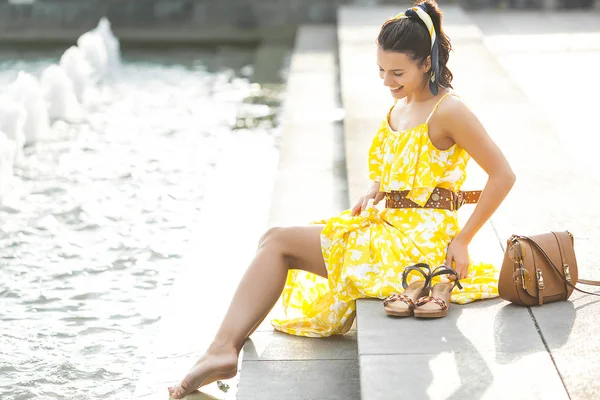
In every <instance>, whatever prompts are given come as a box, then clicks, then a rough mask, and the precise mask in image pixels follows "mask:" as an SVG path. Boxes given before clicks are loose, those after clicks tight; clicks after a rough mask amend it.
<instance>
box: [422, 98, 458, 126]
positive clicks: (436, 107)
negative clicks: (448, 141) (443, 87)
mask: <svg viewBox="0 0 600 400" xmlns="http://www.w3.org/2000/svg"><path fill="white" fill-rule="evenodd" d="M447 96H456V95H455V94H454V93H446V94H445V95H443V96H442V98H441V99H439V100H438V102H437V104H436V105H435V107H433V110H432V111H431V114H429V117H427V121H425V123H429V120H430V119H431V117H432V116H433V113H434V112H435V110H437V109H438V107H439V106H440V103H441V102H442V100H444V99H445V98H446V97H447Z"/></svg>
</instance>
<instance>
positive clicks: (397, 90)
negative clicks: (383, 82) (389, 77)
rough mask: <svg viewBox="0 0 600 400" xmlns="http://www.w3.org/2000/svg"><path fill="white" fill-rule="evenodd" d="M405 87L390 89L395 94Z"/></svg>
mask: <svg viewBox="0 0 600 400" xmlns="http://www.w3.org/2000/svg"><path fill="white" fill-rule="evenodd" d="M403 87H404V86H398V87H390V90H391V91H392V92H394V93H396V92H399V91H400V89H402V88H403Z"/></svg>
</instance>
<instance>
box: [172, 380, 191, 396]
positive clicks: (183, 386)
mask: <svg viewBox="0 0 600 400" xmlns="http://www.w3.org/2000/svg"><path fill="white" fill-rule="evenodd" d="M187 379H188V378H187V376H186V377H185V378H184V379H183V380H182V381H181V383H180V384H179V385H178V386H177V388H175V391H174V392H173V397H174V398H176V399H181V398H183V397H184V396H185V395H186V394H188V393H189V392H190V390H189V389H190V386H191V385H190V384H189V383H188V380H187Z"/></svg>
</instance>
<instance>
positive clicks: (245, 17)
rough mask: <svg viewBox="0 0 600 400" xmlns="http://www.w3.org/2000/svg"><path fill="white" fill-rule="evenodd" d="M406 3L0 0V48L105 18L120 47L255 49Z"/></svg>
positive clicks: (476, 4) (579, 0) (492, 0)
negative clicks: (345, 12)
mask: <svg viewBox="0 0 600 400" xmlns="http://www.w3.org/2000/svg"><path fill="white" fill-rule="evenodd" d="M594 2H595V0H439V3H440V4H441V5H442V7H443V5H444V3H446V4H451V3H452V4H455V3H458V4H461V5H463V6H465V7H466V8H489V7H496V8H509V7H516V8H555V7H558V8H561V7H566V6H567V5H570V6H571V7H574V6H591V5H592V4H593V3H594ZM382 3H385V4H400V3H407V0H0V41H4V42H10V41H14V42H33V41H40V42H43V41H72V40H73V38H76V37H77V36H78V35H80V34H81V33H82V32H85V31H86V30H88V29H90V28H92V27H93V26H95V25H96V24H97V22H98V20H99V19H100V18H101V17H102V16H107V17H108V18H109V20H110V21H111V22H112V24H113V29H114V30H115V33H117V34H118V36H119V37H120V38H121V39H122V40H123V41H124V42H128V41H131V42H135V41H137V42H143V41H146V42H151V43H156V42H173V41H206V40H214V41H222V40H231V41H236V42H244V41H259V40H263V39H264V38H265V37H270V38H271V39H273V38H275V39H277V38H278V37H280V36H281V37H285V38H286V39H289V38H290V37H293V33H291V32H293V31H294V29H295V27H296V26H297V25H299V24H310V23H333V22H335V20H336V10H337V7H338V6H339V5H341V4H360V5H368V4H382Z"/></svg>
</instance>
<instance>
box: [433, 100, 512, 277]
mask: <svg viewBox="0 0 600 400" xmlns="http://www.w3.org/2000/svg"><path fill="white" fill-rule="evenodd" d="M449 100H450V99H449ZM437 117H438V118H437V122H438V123H439V124H440V126H442V127H443V129H444V132H445V133H446V134H447V136H448V137H450V138H451V139H452V140H454V142H455V143H456V144H457V145H458V146H460V147H461V148H463V149H464V150H465V151H466V152H467V153H469V155H470V156H471V158H473V160H475V162H477V164H479V166H480V167H481V168H483V170H484V171H485V172H486V173H487V175H488V181H487V183H486V185H485V187H484V188H483V192H482V194H481V198H480V199H479V202H478V204H477V206H476V207H475V210H474V211H473V214H472V215H471V217H470V218H469V220H468V221H467V223H466V224H465V226H464V227H463V229H462V230H461V232H460V233H459V234H458V235H457V236H456V237H455V238H454V240H453V241H452V243H451V244H450V246H449V247H448V258H447V260H446V262H447V264H448V265H449V266H451V265H452V262H453V261H454V264H455V267H456V270H457V272H459V275H460V276H461V277H466V274H467V268H468V263H469V260H468V252H467V246H468V245H469V243H470V242H471V240H472V239H473V237H474V236H475V234H476V233H477V232H478V231H479V229H481V227H482V226H483V225H484V224H485V223H486V221H487V220H488V219H489V218H490V217H491V216H492V214H493V213H494V212H495V211H496V209H497V208H498V207H499V206H500V204H501V203H502V201H503V200H504V199H505V198H506V196H507V195H508V193H509V192H510V190H511V188H512V187H513V185H514V182H515V174H514V172H513V171H512V169H511V167H510V165H509V164H508V161H507V160H506V157H504V154H502V151H501V150H500V149H499V148H498V146H497V145H496V143H494V141H493V140H492V139H491V138H490V136H489V135H488V133H487V132H486V130H485V128H484V127H483V125H482V124H481V122H479V120H478V119H477V117H476V116H475V115H474V114H473V112H472V111H471V110H470V109H469V108H468V107H467V106H466V105H465V104H463V103H462V102H461V101H460V100H458V99H456V98H452V99H451V101H445V102H443V103H442V104H441V105H440V107H439V108H438V115H437Z"/></svg>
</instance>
